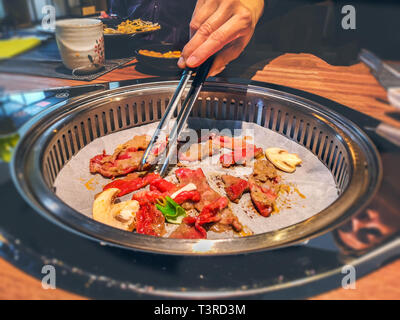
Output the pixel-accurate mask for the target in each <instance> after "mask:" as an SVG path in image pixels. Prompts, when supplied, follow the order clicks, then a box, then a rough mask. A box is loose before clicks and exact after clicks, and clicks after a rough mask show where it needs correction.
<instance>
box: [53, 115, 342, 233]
mask: <svg viewBox="0 0 400 320" xmlns="http://www.w3.org/2000/svg"><path fill="white" fill-rule="evenodd" d="M188 126H189V127H190V128H193V129H199V128H209V129H213V128H218V129H220V130H221V129H222V128H230V129H232V130H233V129H236V131H235V134H237V133H238V132H237V129H239V130H241V132H239V133H241V135H242V136H245V135H246V136H247V135H252V136H253V137H254V138H253V139H254V140H253V143H255V144H256V145H257V146H258V147H262V148H263V149H265V148H268V147H280V148H283V149H286V150H287V151H289V152H291V153H297V154H298V155H299V156H300V158H301V159H302V160H303V163H302V165H301V166H300V167H298V168H297V170H296V171H295V173H292V174H288V173H283V172H281V176H282V178H283V179H282V180H283V183H285V184H289V185H290V186H291V190H292V191H291V192H290V193H289V194H283V195H281V196H280V197H279V199H278V207H279V209H280V211H279V213H276V214H274V215H272V216H270V217H268V218H265V217H262V216H261V215H259V214H258V213H257V212H256V211H255V209H254V208H253V206H252V204H251V199H250V194H248V193H247V194H244V195H243V196H242V198H241V200H240V202H239V203H238V204H234V203H232V204H231V208H232V210H233V212H234V213H235V214H236V215H237V217H238V218H239V220H240V222H241V223H242V224H243V226H244V232H245V234H251V233H253V234H258V233H264V232H268V231H272V230H277V229H281V228H283V227H287V226H290V225H293V224H296V223H299V222H301V221H303V220H306V219H308V218H310V217H312V216H313V215H315V214H317V213H318V212H320V211H321V210H323V209H325V208H326V207H328V206H329V205H330V204H331V203H332V202H333V201H335V200H336V199H337V198H338V190H337V187H336V184H335V181H334V179H333V176H332V174H331V172H330V171H329V169H328V168H327V167H326V166H325V165H324V164H323V163H322V162H321V161H319V159H318V158H317V157H316V156H315V155H314V154H312V153H311V152H310V151H308V150H307V149H306V148H304V147H303V146H300V145H299V144H297V143H295V142H293V141H291V140H289V139H287V138H286V137H284V136H282V135H280V134H278V133H276V132H273V131H271V130H269V129H266V128H264V127H261V126H259V125H256V124H254V123H247V122H241V121H240V122H239V121H228V120H224V121H221V120H219V121H215V120H209V119H193V118H192V119H190V121H189V124H188ZM156 127H157V123H152V124H149V125H144V126H141V127H136V128H131V129H127V130H124V131H121V132H117V133H113V134H110V135H107V136H105V137H102V138H99V139H96V140H94V141H93V142H91V143H90V144H88V145H87V146H86V147H84V148H83V149H82V150H81V151H80V152H79V153H78V154H76V155H75V156H74V157H73V158H72V159H71V160H70V161H69V162H68V163H67V164H66V165H65V166H64V168H63V169H62V170H61V171H60V173H59V174H58V176H57V178H56V180H55V182H54V186H55V188H56V194H57V196H58V197H60V198H61V199H62V200H63V201H64V202H65V203H66V204H67V205H69V206H70V207H72V208H74V209H75V210H77V211H79V212H80V213H82V214H84V215H86V216H88V217H91V216H92V204H93V201H94V196H95V195H96V194H98V193H99V192H101V191H102V187H103V186H104V185H105V184H107V183H109V182H110V181H111V180H110V179H105V178H103V177H102V176H101V175H99V174H96V175H92V174H91V173H90V172H89V160H90V159H91V158H92V157H94V156H95V155H97V154H101V153H102V152H103V150H106V152H107V154H112V153H113V151H114V149H115V148H116V147H117V146H118V145H119V144H122V143H124V142H126V141H128V140H130V139H132V137H133V136H135V135H142V134H148V135H152V134H153V132H154V131H155V128H156ZM219 157H220V154H217V155H215V156H213V157H212V158H211V159H206V160H207V161H202V162H195V163H192V164H190V168H193V169H194V168H198V167H201V168H202V169H203V171H204V173H205V175H206V176H207V178H208V181H209V183H210V185H211V187H212V188H213V189H214V190H216V191H217V192H219V193H220V194H221V195H225V192H224V186H223V183H221V182H220V178H219V177H220V175H221V174H231V175H234V176H238V177H243V176H246V177H247V176H248V175H250V174H251V173H252V170H253V169H252V167H251V165H249V166H246V167H245V166H236V167H234V168H229V169H224V168H221V166H220V165H219V164H218V160H219ZM185 164H186V163H185ZM173 171H174V170H172V171H171V174H170V175H169V176H168V177H167V180H170V181H173V182H175V181H177V180H176V178H175V175H174V174H173ZM296 188H297V190H298V191H299V193H301V195H304V197H302V196H301V195H300V194H299V193H298V192H295V190H296ZM131 197H132V195H131V194H129V195H126V196H124V197H122V198H121V200H122V201H124V200H128V199H130V198H131ZM175 227H176V226H175V225H169V226H168V227H167V230H168V233H167V235H168V234H169V233H170V232H171V231H172V230H173V229H174V228H175ZM231 236H233V233H213V232H209V236H208V238H210V239H215V238H226V237H231Z"/></svg>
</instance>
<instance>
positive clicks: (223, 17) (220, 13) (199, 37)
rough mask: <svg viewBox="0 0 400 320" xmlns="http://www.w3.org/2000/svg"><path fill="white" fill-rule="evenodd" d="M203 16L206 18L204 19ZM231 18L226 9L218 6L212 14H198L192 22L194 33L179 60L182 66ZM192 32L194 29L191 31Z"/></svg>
mask: <svg viewBox="0 0 400 320" xmlns="http://www.w3.org/2000/svg"><path fill="white" fill-rule="evenodd" d="M203 18H205V20H204V21H202V20H203ZM229 18H231V15H228V14H227V13H226V12H225V10H224V9H221V8H218V9H217V11H215V12H214V13H213V14H212V15H211V16H210V15H208V16H207V15H205V14H203V13H202V14H201V15H197V16H196V18H193V20H192V22H191V23H190V26H191V28H190V29H191V30H194V31H193V32H195V33H194V35H193V37H192V38H191V39H190V41H189V42H188V43H187V44H186V46H185V48H184V49H183V51H182V58H181V59H180V60H179V62H178V66H179V67H180V68H185V67H186V60H187V59H188V58H189V57H190V56H191V54H192V53H193V51H194V50H196V49H197V48H198V47H199V46H200V45H201V44H202V43H204V42H205V41H206V40H207V39H208V38H209V37H210V36H211V34H212V33H213V32H215V31H216V30H218V29H219V28H220V27H221V26H222V25H223V24H224V23H225V22H226V21H227V20H229ZM191 32H192V31H191Z"/></svg>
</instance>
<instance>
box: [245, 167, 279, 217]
mask: <svg viewBox="0 0 400 320" xmlns="http://www.w3.org/2000/svg"><path fill="white" fill-rule="evenodd" d="M279 179H280V178H279V176H278V172H277V171H276V169H275V167H274V166H273V165H272V164H271V163H270V162H269V161H267V160H258V161H256V162H255V164H254V170H253V174H252V175H251V176H250V178H249V186H250V196H251V200H252V201H253V204H254V206H255V208H256V209H257V211H258V212H259V213H260V214H261V215H262V216H264V217H269V216H270V215H271V213H272V211H273V208H274V205H275V200H276V198H277V197H278V195H277V193H276V191H275V189H276V187H277V184H278V182H279Z"/></svg>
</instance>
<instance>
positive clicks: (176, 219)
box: [156, 196, 186, 224]
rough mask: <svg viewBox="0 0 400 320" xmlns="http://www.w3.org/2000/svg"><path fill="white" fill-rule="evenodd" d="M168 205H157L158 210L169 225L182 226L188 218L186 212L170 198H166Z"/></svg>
mask: <svg viewBox="0 0 400 320" xmlns="http://www.w3.org/2000/svg"><path fill="white" fill-rule="evenodd" d="M165 200H166V202H167V203H166V205H165V206H161V205H159V204H156V208H157V209H158V210H160V211H161V213H162V214H163V215H164V217H165V219H166V220H167V222H169V223H174V224H181V223H182V220H183V218H185V217H186V211H185V209H183V208H182V207H181V206H180V205H179V204H177V203H176V202H175V201H174V200H172V199H171V198H170V197H168V196H167V197H165Z"/></svg>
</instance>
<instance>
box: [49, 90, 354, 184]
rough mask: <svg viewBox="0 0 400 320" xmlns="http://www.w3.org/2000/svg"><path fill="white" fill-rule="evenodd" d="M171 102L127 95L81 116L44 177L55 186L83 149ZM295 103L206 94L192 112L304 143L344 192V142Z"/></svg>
mask: <svg viewBox="0 0 400 320" xmlns="http://www.w3.org/2000/svg"><path fill="white" fill-rule="evenodd" d="M239 98H241V99H239ZM168 102H169V100H168V98H167V97H163V98H152V94H151V95H149V97H146V98H143V96H142V95H135V94H133V95H131V96H128V97H124V99H122V100H121V101H119V103H115V102H113V103H109V102H108V99H107V100H106V101H105V102H104V103H100V104H98V106H97V108H96V111H94V112H93V111H91V112H89V114H88V115H87V116H86V117H85V116H84V115H80V116H79V118H78V119H77V120H75V121H72V122H71V123H70V124H69V125H68V126H67V127H65V128H63V129H61V130H60V132H59V133H58V134H57V135H56V136H55V137H54V138H53V139H52V141H51V143H50V144H49V145H48V147H47V150H46V152H45V157H44V162H43V164H44V173H45V176H46V181H47V182H48V184H49V186H50V185H52V184H53V183H54V181H55V178H56V177H57V175H58V173H59V172H60V170H61V169H62V168H63V166H64V165H65V164H66V163H67V162H68V161H69V160H70V159H71V158H72V157H73V156H74V155H75V154H76V153H78V152H79V151H80V150H81V149H82V148H83V147H85V146H86V145H87V144H89V143H90V142H92V141H93V140H94V139H97V138H99V137H102V136H104V135H107V134H110V133H113V132H117V131H121V130H125V129H128V128H132V127H135V126H139V125H143V124H147V123H150V122H154V121H159V120H160V119H161V117H162V114H163V113H164V112H165V109H166V107H167V105H168ZM290 108H291V106H290V105H285V104H279V103H277V102H276V101H269V100H267V99H265V98H262V97H260V98H257V99H254V98H253V99H251V100H248V99H245V97H237V98H230V99H229V98H221V97H220V95H212V94H204V93H203V94H202V95H201V96H200V98H199V99H198V101H197V103H196V105H195V107H194V108H193V110H192V113H191V116H192V117H202V118H210V119H216V120H221V119H226V120H240V121H247V122H253V123H256V124H258V125H261V126H264V127H265V128H268V129H270V130H272V131H275V132H278V133H280V134H282V135H284V136H286V137H287V138H288V139H290V140H293V141H296V142H297V143H299V144H301V145H303V146H304V147H306V148H307V149H308V150H310V151H311V152H312V153H313V154H315V155H316V156H317V157H318V158H319V159H320V160H321V161H322V162H323V163H324V164H325V165H326V166H327V167H328V168H329V170H330V171H331V172H332V175H333V176H334V178H335V181H336V183H337V186H338V188H339V190H340V191H343V190H344V189H345V188H346V186H347V183H348V175H349V171H348V168H349V160H348V157H347V156H346V154H347V151H346V150H345V147H344V145H343V142H342V141H341V140H340V139H337V137H336V136H335V135H332V132H329V130H326V129H325V130H322V129H321V125H320V124H319V123H318V121H317V119H316V118H311V117H310V116H309V115H307V114H304V115H303V116H301V115H300V114H298V113H296V114H293V110H290Z"/></svg>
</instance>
